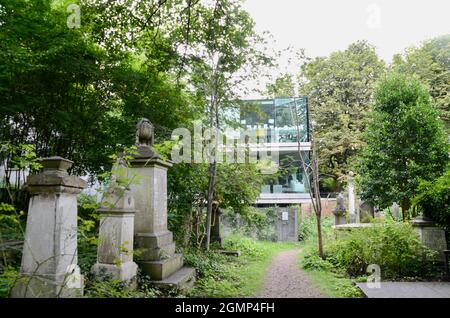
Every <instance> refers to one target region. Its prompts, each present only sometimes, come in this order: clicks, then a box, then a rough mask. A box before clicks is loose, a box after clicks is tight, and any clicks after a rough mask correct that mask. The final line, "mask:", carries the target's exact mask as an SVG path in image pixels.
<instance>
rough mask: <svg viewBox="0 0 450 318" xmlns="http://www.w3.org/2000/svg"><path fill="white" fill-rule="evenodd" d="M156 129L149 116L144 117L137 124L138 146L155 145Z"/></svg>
mask: <svg viewBox="0 0 450 318" xmlns="http://www.w3.org/2000/svg"><path fill="white" fill-rule="evenodd" d="M154 139H155V130H154V127H153V124H152V123H151V122H150V120H148V119H147V118H142V119H141V120H139V122H138V124H137V125H136V146H138V147H139V146H148V147H151V146H153V142H154Z"/></svg>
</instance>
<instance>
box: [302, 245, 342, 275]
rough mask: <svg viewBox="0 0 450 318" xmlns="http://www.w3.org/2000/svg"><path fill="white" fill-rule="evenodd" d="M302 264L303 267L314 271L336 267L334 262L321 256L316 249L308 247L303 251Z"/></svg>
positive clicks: (329, 269)
mask: <svg viewBox="0 0 450 318" xmlns="http://www.w3.org/2000/svg"><path fill="white" fill-rule="evenodd" d="M300 266H301V267H302V268H303V269H306V270H312V271H331V270H332V269H333V268H334V266H333V264H331V263H330V262H328V261H327V260H323V259H321V258H320V257H319V255H318V254H317V251H316V249H308V250H307V251H304V252H303V257H302V258H301V260H300Z"/></svg>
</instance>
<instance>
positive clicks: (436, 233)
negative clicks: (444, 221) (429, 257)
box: [410, 215, 447, 262]
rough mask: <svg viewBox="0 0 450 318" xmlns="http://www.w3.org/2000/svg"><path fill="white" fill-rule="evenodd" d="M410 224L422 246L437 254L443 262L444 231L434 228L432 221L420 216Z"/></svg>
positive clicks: (445, 247) (444, 248)
mask: <svg viewBox="0 0 450 318" xmlns="http://www.w3.org/2000/svg"><path fill="white" fill-rule="evenodd" d="M410 223H411V225H412V226H413V227H414V229H415V230H416V232H417V233H418V234H419V238H420V241H421V242H422V244H423V245H425V246H427V247H429V248H430V249H432V250H434V251H436V252H438V253H439V254H438V259H439V260H440V261H442V262H445V254H444V250H446V249H447V241H446V238H445V232H444V230H442V229H440V228H439V227H438V226H436V224H435V223H434V222H433V220H431V219H430V218H428V217H426V216H422V215H419V216H418V217H416V218H415V219H413V220H411V221H410Z"/></svg>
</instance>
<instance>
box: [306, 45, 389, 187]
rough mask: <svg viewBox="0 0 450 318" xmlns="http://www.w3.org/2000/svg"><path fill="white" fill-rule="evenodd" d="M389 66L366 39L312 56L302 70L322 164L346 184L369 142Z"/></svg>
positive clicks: (322, 167) (324, 170) (329, 172)
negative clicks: (375, 102)
mask: <svg viewBox="0 0 450 318" xmlns="http://www.w3.org/2000/svg"><path fill="white" fill-rule="evenodd" d="M384 71H385V66H384V62H383V61H382V60H380V59H379V58H378V56H377V54H376V52H375V48H374V47H373V46H371V45H369V44H368V43H367V42H364V41H361V42H356V43H353V44H351V45H350V46H349V47H348V48H347V49H346V50H345V51H338V52H333V53H331V54H330V55H329V56H328V57H317V58H315V59H312V60H310V61H307V63H305V64H304V65H303V66H302V69H301V72H300V74H299V79H300V82H301V89H300V93H301V94H302V95H306V96H308V98H309V104H310V109H311V118H312V120H313V121H315V122H316V125H315V127H314V133H315V140H316V144H317V147H318V153H319V170H320V172H321V173H323V174H329V175H333V177H334V178H335V179H337V181H339V183H340V186H341V187H342V181H343V180H342V179H343V177H345V175H346V174H347V173H348V171H349V170H351V168H352V167H353V166H354V163H355V162H354V161H355V158H356V155H357V154H358V152H359V151H360V149H362V148H363V146H364V142H363V141H362V136H361V134H362V132H363V131H364V130H365V128H366V122H367V116H368V112H369V110H370V103H371V100H372V93H373V88H374V85H375V82H376V81H377V80H378V78H379V77H380V76H381V75H382V74H383V73H384Z"/></svg>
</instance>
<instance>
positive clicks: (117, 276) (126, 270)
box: [91, 262, 137, 289]
mask: <svg viewBox="0 0 450 318" xmlns="http://www.w3.org/2000/svg"><path fill="white" fill-rule="evenodd" d="M91 272H92V273H93V274H94V275H95V276H97V277H99V278H105V279H108V278H109V279H113V280H120V281H122V282H124V283H125V284H126V285H127V286H128V287H129V289H136V287H137V277H136V272H137V264H136V263H134V262H127V263H123V264H120V265H114V264H102V263H96V264H94V266H92V269H91Z"/></svg>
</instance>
